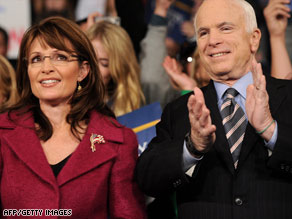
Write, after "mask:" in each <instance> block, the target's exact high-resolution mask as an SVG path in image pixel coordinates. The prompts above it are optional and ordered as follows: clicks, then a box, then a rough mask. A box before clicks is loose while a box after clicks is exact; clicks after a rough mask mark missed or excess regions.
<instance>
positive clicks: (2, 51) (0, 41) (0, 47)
mask: <svg viewBox="0 0 292 219" xmlns="http://www.w3.org/2000/svg"><path fill="white" fill-rule="evenodd" d="M0 55H3V56H6V55H7V46H6V43H5V39H4V36H3V34H2V33H0Z"/></svg>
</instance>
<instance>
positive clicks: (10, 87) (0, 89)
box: [0, 55, 18, 111]
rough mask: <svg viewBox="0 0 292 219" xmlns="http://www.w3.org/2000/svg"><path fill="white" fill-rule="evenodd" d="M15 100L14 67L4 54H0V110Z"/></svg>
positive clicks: (16, 97)
mask: <svg viewBox="0 0 292 219" xmlns="http://www.w3.org/2000/svg"><path fill="white" fill-rule="evenodd" d="M17 100H18V94H17V89H16V79H15V71H14V68H13V67H12V65H11V64H10V63H9V61H8V60H7V59H6V58H5V57H4V56H2V55H0V110H1V111H2V110H4V109H5V108H7V107H9V106H11V105H13V104H14V103H15V102H16V101H17Z"/></svg>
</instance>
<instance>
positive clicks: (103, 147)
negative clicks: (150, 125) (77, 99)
mask: <svg viewBox="0 0 292 219" xmlns="http://www.w3.org/2000/svg"><path fill="white" fill-rule="evenodd" d="M110 120H111V119H110V118H107V117H104V116H101V115H100V114H98V113H96V112H93V113H92V114H91V118H90V123H89V125H88V128H87V131H86V133H85V135H84V137H83V139H82V141H81V143H80V145H79V146H78V147H77V149H76V151H75V152H74V153H73V154H72V156H71V157H70V158H69V160H68V161H67V163H66V164H65V166H64V167H63V169H62V170H61V172H60V173H59V175H58V177H57V181H58V185H59V186H62V185H63V184H65V183H66V182H68V181H70V180H72V179H74V178H76V177H78V176H80V175H82V174H84V173H86V172H88V171H90V170H92V169H93V168H97V167H98V166H100V165H102V164H104V163H105V162H108V161H109V160H111V159H114V158H115V157H116V156H117V152H116V150H115V148H114V147H113V146H112V144H113V143H122V142H124V137H123V132H122V129H121V128H120V125H119V124H117V123H116V121H110ZM112 120H113V119H112ZM92 134H97V135H102V136H103V137H104V140H105V143H101V144H98V143H95V147H96V151H95V152H92V150H91V142H90V136H91V135H92Z"/></svg>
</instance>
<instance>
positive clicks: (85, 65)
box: [77, 61, 90, 82]
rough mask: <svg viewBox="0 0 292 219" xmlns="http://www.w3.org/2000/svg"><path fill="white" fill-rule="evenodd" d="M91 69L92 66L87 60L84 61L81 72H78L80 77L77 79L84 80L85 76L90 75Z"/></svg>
mask: <svg viewBox="0 0 292 219" xmlns="http://www.w3.org/2000/svg"><path fill="white" fill-rule="evenodd" d="M89 71H90V66H89V64H88V62H87V61H83V62H82V64H81V66H80V70H79V74H78V78H77V80H78V81H79V82H80V81H82V80H83V79H84V78H86V76H87V75H88V73H89Z"/></svg>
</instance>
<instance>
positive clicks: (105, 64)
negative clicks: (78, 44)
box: [91, 38, 111, 85]
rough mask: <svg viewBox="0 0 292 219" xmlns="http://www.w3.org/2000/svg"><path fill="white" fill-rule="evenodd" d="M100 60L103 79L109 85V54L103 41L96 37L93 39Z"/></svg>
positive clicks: (99, 65)
mask: <svg viewBox="0 0 292 219" xmlns="http://www.w3.org/2000/svg"><path fill="white" fill-rule="evenodd" d="M91 43H92V45H93V47H94V49H95V52H96V56H97V60H98V67H99V71H100V73H101V75H102V79H103V82H104V84H105V85H107V84H108V83H109V81H110V79H111V74H110V69H109V56H108V53H107V51H106V50H105V48H104V46H103V44H102V42H101V41H100V40H99V39H98V38H95V39H94V40H92V41H91Z"/></svg>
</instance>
